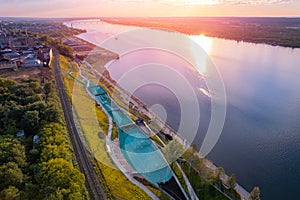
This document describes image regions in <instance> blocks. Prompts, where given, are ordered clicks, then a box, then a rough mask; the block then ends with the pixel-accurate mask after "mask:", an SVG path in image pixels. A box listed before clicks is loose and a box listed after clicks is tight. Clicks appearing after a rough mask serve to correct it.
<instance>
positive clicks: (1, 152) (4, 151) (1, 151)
mask: <svg viewBox="0 0 300 200" xmlns="http://www.w3.org/2000/svg"><path fill="white" fill-rule="evenodd" d="M8 162H14V163H16V164H17V165H18V166H20V167H24V166H25V165H26V156H25V148H24V146H23V145H21V143H20V142H19V141H18V140H17V139H14V138H9V137H1V136H0V163H8Z"/></svg>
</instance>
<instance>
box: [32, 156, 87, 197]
mask: <svg viewBox="0 0 300 200" xmlns="http://www.w3.org/2000/svg"><path fill="white" fill-rule="evenodd" d="M36 180H37V182H38V184H39V185H40V187H41V191H40V192H41V195H43V196H44V198H43V199H80V198H82V196H83V195H84V194H85V188H84V176H83V174H81V173H80V171H79V170H78V169H76V168H74V167H73V166H72V164H71V163H69V162H67V161H66V160H64V159H61V158H56V159H52V160H49V161H48V162H43V163H42V164H41V167H40V171H39V173H38V174H37V178H36Z"/></svg>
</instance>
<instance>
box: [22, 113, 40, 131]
mask: <svg viewBox="0 0 300 200" xmlns="http://www.w3.org/2000/svg"><path fill="white" fill-rule="evenodd" d="M39 121H40V117H39V112H38V111H26V112H25V114H24V115H23V117H22V120H21V123H22V125H23V127H24V130H25V131H26V132H27V133H29V132H31V131H34V130H36V129H38V125H39Z"/></svg>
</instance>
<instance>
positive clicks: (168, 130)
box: [76, 36, 249, 200]
mask: <svg viewBox="0 0 300 200" xmlns="http://www.w3.org/2000/svg"><path fill="white" fill-rule="evenodd" d="M76 38H78V39H79V40H81V41H84V42H87V43H88V45H90V46H92V47H93V48H97V47H98V46H97V45H94V44H92V43H90V42H89V41H86V40H84V39H82V38H80V37H77V36H76ZM100 48H101V49H104V48H103V47H101V46H100ZM104 50H106V49H104ZM106 51H107V52H108V53H109V52H111V51H110V50H106ZM112 53H114V52H112ZM114 54H116V53H114ZM102 56H103V57H106V55H102ZM114 60H115V59H111V60H109V61H108V62H106V63H105V64H104V66H103V67H104V68H105V67H106V66H107V65H108V64H109V63H111V62H114ZM89 64H90V63H89ZM90 65H92V64H90ZM105 69H106V68H105ZM94 70H96V71H97V72H98V73H100V72H99V71H98V70H97V69H95V68H94ZM101 77H102V78H103V77H104V78H105V79H106V81H108V82H109V84H110V85H111V86H113V87H114V89H117V90H118V91H119V92H120V93H121V94H122V96H123V97H124V98H125V99H126V98H128V102H131V103H133V105H134V106H136V107H137V108H138V110H139V111H140V112H141V113H143V114H144V115H146V116H148V117H149V118H150V119H156V123H157V124H158V125H159V126H160V127H162V128H161V130H162V131H163V133H164V134H165V135H169V136H171V137H172V138H174V139H176V140H177V141H179V142H180V144H182V145H183V146H184V147H185V148H188V146H189V145H188V144H187V143H186V141H185V140H184V139H182V138H180V137H179V136H177V135H176V131H175V130H173V129H172V128H171V127H170V126H169V125H167V124H164V123H163V122H162V121H161V120H159V118H158V117H157V116H156V115H155V114H154V113H152V112H151V111H150V110H149V108H148V105H146V104H144V103H143V102H142V101H140V100H139V99H138V98H136V97H131V98H130V97H129V95H128V92H126V91H125V90H124V89H123V88H122V87H121V86H119V85H118V84H117V83H115V81H114V80H113V78H111V76H110V75H109V72H108V73H107V74H105V75H103V74H102V75H101ZM130 99H131V100H130ZM157 120H158V121H157ZM201 159H203V160H204V162H205V165H206V166H207V167H208V168H210V169H211V170H213V171H216V170H217V168H218V166H216V165H215V164H214V163H213V161H211V160H209V159H208V158H206V157H204V158H201ZM225 177H226V178H225V179H224V180H222V181H223V182H224V183H225V182H226V180H227V178H228V175H225ZM235 190H236V191H237V192H238V194H239V195H240V196H241V199H242V200H247V199H248V197H249V192H248V191H247V190H246V189H245V188H243V187H242V186H241V185H239V184H238V183H237V184H236V187H235Z"/></svg>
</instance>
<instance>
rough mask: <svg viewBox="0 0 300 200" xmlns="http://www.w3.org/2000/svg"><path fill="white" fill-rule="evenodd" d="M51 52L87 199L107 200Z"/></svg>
mask: <svg viewBox="0 0 300 200" xmlns="http://www.w3.org/2000/svg"><path fill="white" fill-rule="evenodd" d="M53 52H54V60H53V66H54V74H55V80H56V85H57V88H58V93H59V97H60V101H61V104H62V108H63V112H64V116H65V121H66V124H67V129H68V132H69V135H70V139H71V143H72V145H73V149H74V153H75V156H76V160H77V162H78V165H79V169H80V171H81V172H82V173H83V174H84V176H85V186H86V188H87V191H88V193H89V197H90V199H91V200H99V199H107V196H106V194H105V192H104V190H103V187H102V185H101V183H100V181H99V179H98V176H97V174H96V172H95V170H94V168H93V165H92V163H91V160H90V158H89V156H88V153H87V151H86V148H85V147H84V145H83V143H82V141H81V139H80V136H79V133H78V130H77V128H76V125H75V122H74V118H73V113H72V107H71V105H70V102H69V100H68V97H67V94H66V91H65V88H64V84H63V81H62V78H61V74H60V67H59V60H58V53H57V51H56V50H54V51H53Z"/></svg>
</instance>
